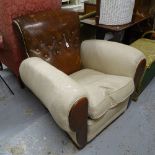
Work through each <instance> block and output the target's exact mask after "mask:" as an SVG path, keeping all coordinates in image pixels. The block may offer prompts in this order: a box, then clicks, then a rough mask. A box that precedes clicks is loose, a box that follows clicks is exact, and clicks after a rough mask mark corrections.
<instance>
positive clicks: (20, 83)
mask: <svg viewBox="0 0 155 155" xmlns="http://www.w3.org/2000/svg"><path fill="white" fill-rule="evenodd" d="M18 82H19V85H20V87H21V88H22V89H24V88H25V84H24V83H23V81H22V80H21V78H20V76H18Z"/></svg>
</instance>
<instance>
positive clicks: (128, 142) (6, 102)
mask: <svg viewBox="0 0 155 155" xmlns="http://www.w3.org/2000/svg"><path fill="white" fill-rule="evenodd" d="M0 75H1V76H2V77H3V78H4V79H5V81H6V82H7V83H8V85H9V86H10V88H11V89H12V90H13V92H14V95H12V94H11V93H10V91H9V90H8V88H7V87H6V86H5V85H4V83H3V82H2V81H1V80H0V155H155V79H153V81H152V82H151V83H150V85H149V86H148V87H147V88H146V90H145V91H144V92H143V93H142V95H141V96H140V98H139V100H138V101H137V102H136V103H135V102H132V103H131V105H130V107H129V109H128V110H127V111H126V112H125V113H124V114H123V115H122V116H121V117H120V118H119V119H117V120H116V121H115V122H114V123H113V124H112V125H110V126H109V127H108V128H106V129H105V130H104V131H103V132H102V133H101V134H100V135H99V136H98V137H96V138H95V139H94V140H93V141H92V142H91V143H89V144H88V145H87V146H86V147H85V148H84V149H82V150H78V149H77V148H76V147H75V146H74V145H73V144H72V142H71V141H70V139H69V138H68V136H67V135H66V134H65V133H64V132H63V131H62V130H61V129H60V128H59V127H58V126H57V125H56V124H55V122H54V120H53V119H52V117H51V115H50V114H49V113H48V111H47V110H46V109H45V108H44V106H43V105H42V104H41V102H40V101H39V100H38V99H37V98H36V97H35V96H34V95H33V94H32V93H31V92H30V91H29V90H28V89H21V88H20V87H19V85H18V82H17V80H16V78H15V77H14V76H13V75H12V74H11V73H10V72H9V71H8V70H4V71H1V72H0Z"/></svg>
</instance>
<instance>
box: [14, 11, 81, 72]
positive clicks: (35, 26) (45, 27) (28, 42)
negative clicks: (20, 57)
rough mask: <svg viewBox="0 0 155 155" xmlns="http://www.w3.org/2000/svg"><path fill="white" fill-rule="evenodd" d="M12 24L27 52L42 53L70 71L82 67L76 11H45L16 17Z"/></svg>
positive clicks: (53, 63) (63, 69) (30, 55)
mask: <svg viewBox="0 0 155 155" xmlns="http://www.w3.org/2000/svg"><path fill="white" fill-rule="evenodd" d="M13 25H14V28H15V30H16V32H17V36H18V38H19V39H20V42H21V45H22V47H24V51H25V52H26V54H27V56H29V57H41V58H42V59H44V60H45V61H47V62H49V63H50V64H52V65H54V66H55V67H57V68H58V69H60V70H61V71H63V72H65V73H67V74H71V73H73V72H75V71H77V70H80V68H81V60H80V40H79V30H80V24H79V18H78V15H77V14H76V13H74V12H69V11H64V10H57V11H51V10H50V11H43V12H38V13H34V14H31V15H26V16H22V17H19V18H17V19H14V21H13Z"/></svg>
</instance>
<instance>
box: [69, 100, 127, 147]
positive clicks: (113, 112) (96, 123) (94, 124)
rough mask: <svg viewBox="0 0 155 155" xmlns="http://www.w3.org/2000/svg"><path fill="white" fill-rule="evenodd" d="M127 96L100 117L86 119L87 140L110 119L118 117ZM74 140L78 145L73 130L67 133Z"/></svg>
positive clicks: (108, 122) (99, 130)
mask: <svg viewBox="0 0 155 155" xmlns="http://www.w3.org/2000/svg"><path fill="white" fill-rule="evenodd" d="M128 101H129V98H127V99H126V100H125V101H123V102H122V103H119V104H118V105H117V106H116V107H114V108H112V109H110V110H109V111H108V112H107V113H105V114H104V115H103V116H102V117H101V118H100V119H97V120H92V119H88V134H87V135H88V138H87V141H88V142H89V141H91V140H92V139H93V138H94V137H95V136H97V135H98V134H99V133H100V132H101V131H102V130H103V129H104V128H106V127H107V126H108V125H109V124H110V123H111V122H112V121H114V120H115V119H116V118H117V117H119V116H120V115H121V114H122V113H123V112H124V111H125V110H126V109H127V105H128ZM68 134H69V135H70V137H72V139H73V140H74V142H75V143H76V144H77V145H78V143H77V141H76V135H75V133H74V132H72V131H71V132H69V133H68Z"/></svg>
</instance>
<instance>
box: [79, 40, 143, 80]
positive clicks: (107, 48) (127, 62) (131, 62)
mask: <svg viewBox="0 0 155 155" xmlns="http://www.w3.org/2000/svg"><path fill="white" fill-rule="evenodd" d="M81 58H82V63H83V66H84V67H85V68H90V69H94V70H98V71H100V72H103V73H106V74H113V75H121V76H127V77H132V78H133V77H134V75H135V72H136V69H137V66H138V64H139V62H140V61H141V60H142V59H144V58H145V56H144V54H143V53H142V52H140V51H139V50H137V49H135V48H133V47H130V46H127V45H123V44H120V43H116V42H111V41H105V40H87V41H84V42H83V43H82V45H81Z"/></svg>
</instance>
